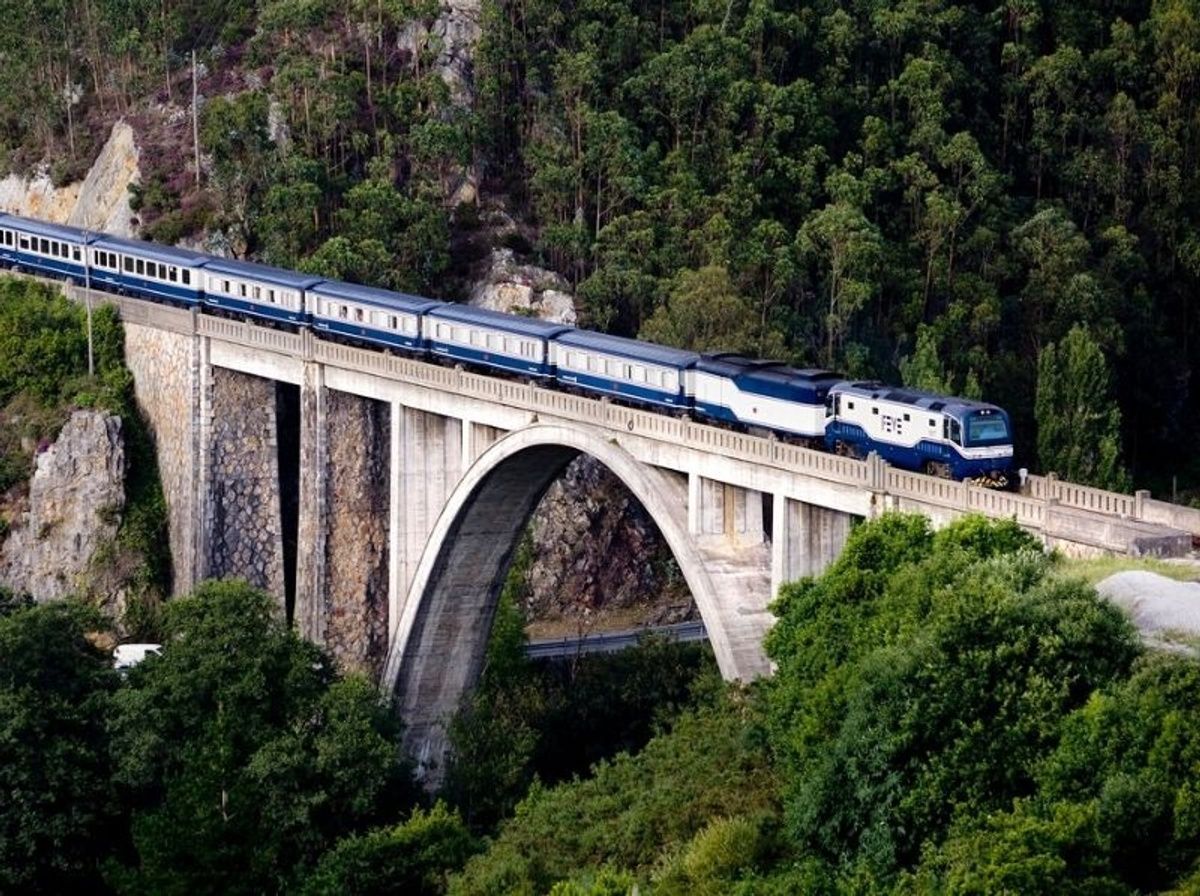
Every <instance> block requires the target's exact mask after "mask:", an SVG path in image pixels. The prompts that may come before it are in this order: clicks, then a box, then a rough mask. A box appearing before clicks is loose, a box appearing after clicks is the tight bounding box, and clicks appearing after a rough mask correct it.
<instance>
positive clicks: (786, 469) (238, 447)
mask: <svg viewBox="0 0 1200 896" xmlns="http://www.w3.org/2000/svg"><path fill="white" fill-rule="evenodd" d="M73 292H74V293H75V294H76V297H78V295H77V294H78V292H80V291H79V290H73ZM119 311H120V314H121V317H122V318H123V320H124V323H125V328H126V346H125V349H126V357H127V362H128V364H129V367H130V368H131V370H132V371H133V373H134V377H135V382H136V391H137V396H138V400H139V403H140V405H141V407H142V408H143V410H144V412H145V414H146V417H147V419H148V421H149V423H150V425H151V427H152V429H153V431H154V433H155V438H156V445H157V451H158V457H159V464H160V472H161V475H162V480H163V486H164V491H165V495H166V499H167V505H168V513H169V517H170V523H171V551H172V556H173V560H174V568H175V574H176V582H175V589H176V591H177V592H186V591H188V590H190V589H191V587H192V586H193V585H194V584H195V583H197V582H198V581H200V580H201V579H204V578H208V577H214V576H241V577H244V578H247V579H248V580H250V581H251V582H252V583H253V584H255V585H258V586H260V587H263V588H265V589H267V590H268V591H270V592H271V593H273V594H274V595H276V597H277V599H278V600H279V603H280V606H281V608H283V609H284V611H285V612H287V613H288V614H289V615H290V618H291V619H292V620H293V621H294V624H295V625H296V626H297V627H298V629H299V630H300V631H301V632H302V633H303V634H304V635H306V636H307V637H310V638H312V639H313V640H315V641H317V642H319V643H324V644H325V645H326V646H327V647H328V648H329V649H330V650H331V651H332V652H333V654H334V655H335V656H336V657H337V658H338V660H339V662H341V663H342V664H343V665H345V666H348V667H358V668H361V669H363V670H364V671H366V672H368V673H369V674H371V675H373V676H375V677H376V678H377V679H378V680H380V681H381V682H382V683H383V684H384V686H385V687H386V688H388V689H389V690H390V691H391V692H393V693H394V694H395V699H396V701H397V704H398V706H399V708H400V710H401V712H402V715H403V718H404V719H405V723H406V726H407V728H406V737H407V740H408V747H409V748H410V751H411V752H412V754H413V755H414V757H415V758H416V759H417V760H418V761H419V762H420V763H422V765H423V767H425V769H426V770H427V772H428V774H429V775H430V777H431V778H433V779H436V778H437V776H438V775H439V772H438V764H439V760H440V758H441V756H442V754H443V751H444V744H445V733H444V723H445V721H446V719H447V718H448V716H449V715H450V714H451V713H452V712H453V710H454V709H455V708H456V707H457V705H458V703H459V700H460V698H461V697H462V695H463V693H464V691H465V690H466V689H467V688H469V687H470V686H471V685H472V684H473V682H474V680H475V678H476V677H477V675H478V673H479V671H480V668H481V665H482V659H483V652H484V647H485V643H486V640H487V636H488V631H489V629H490V626H491V621H492V617H493V613H494V610H495V604H496V600H497V596H498V593H499V589H500V586H501V584H502V582H503V579H504V576H505V573H506V570H507V566H508V562H509V560H510V558H511V556H512V554H513V551H514V547H515V545H516V543H517V541H518V539H519V538H520V534H521V532H522V530H523V528H524V527H525V525H526V523H527V521H528V518H529V515H530V514H531V512H532V511H533V509H534V508H535V507H536V505H537V502H538V501H539V499H540V498H541V496H542V494H543V493H544V491H545V489H546V488H547V487H548V486H549V484H550V483H551V482H552V481H553V480H554V478H555V477H556V476H557V475H558V474H559V473H560V472H561V471H562V469H563V468H564V467H565V466H566V464H567V463H569V462H570V461H571V460H572V459H573V458H574V457H576V456H577V455H579V454H581V453H582V454H588V455H591V456H592V457H594V458H596V459H598V460H599V461H600V462H601V463H603V464H604V465H605V466H606V467H607V468H608V469H609V470H611V471H612V472H613V473H614V474H615V475H616V476H617V477H618V478H619V479H620V480H621V481H622V482H623V483H624V484H625V485H626V486H627V487H628V488H629V490H630V491H631V492H632V493H633V495H634V496H636V497H637V499H638V500H639V501H640V502H641V503H642V504H643V505H644V507H645V508H646V510H647V511H648V512H649V514H650V515H651V517H652V518H653V519H654V521H655V522H656V524H657V525H658V527H659V529H660V530H661V532H662V534H663V536H664V537H665V539H666V541H667V543H668V544H669V546H670V548H671V550H672V551H673V552H674V555H675V558H676V560H677V561H678V563H679V566H680V569H681V570H682V572H683V575H684V576H685V578H686V580H687V583H688V585H689V587H690V589H691V592H692V594H693V596H694V598H695V601H696V604H697V606H698V608H699V610H700V613H701V616H702V617H703V620H704V625H705V627H706V628H707V631H708V636H709V639H710V641H711V643H712V647H713V650H714V652H715V654H716V658H717V662H718V664H719V665H720V668H721V671H722V673H723V674H724V675H725V677H726V678H740V679H749V678H753V677H755V676H758V675H761V674H764V673H767V672H769V664H768V661H767V659H766V657H765V656H764V654H763V650H762V638H763V635H764V633H765V632H766V630H767V629H768V628H769V626H770V625H771V622H772V617H771V614H770V612H769V611H768V605H769V603H770V601H771V599H772V596H773V595H774V594H775V592H776V590H777V589H778V587H779V585H780V584H781V583H783V582H786V581H789V580H792V579H795V578H799V577H801V576H804V575H808V574H815V573H819V572H820V571H822V570H823V569H824V568H825V567H826V566H827V565H828V564H829V563H830V562H831V561H832V560H833V559H834V558H835V557H836V556H837V554H838V552H839V551H840V550H841V548H842V546H843V544H844V543H845V540H846V538H847V536H848V534H849V532H850V528H851V525H852V524H853V521H854V520H856V519H863V518H872V517H875V516H877V515H879V514H881V513H883V512H886V511H889V510H906V511H916V512H920V513H924V514H926V515H927V516H929V517H930V518H931V519H932V520H933V521H934V523H935V525H940V524H944V523H945V522H947V521H949V520H952V519H954V518H955V517H957V516H960V515H962V514H964V513H982V514H985V515H987V516H990V517H996V518H1000V517H1004V518H1015V519H1016V520H1017V521H1018V522H1019V523H1020V524H1021V525H1022V526H1024V527H1025V528H1026V529H1028V530H1029V531H1031V532H1034V533H1036V534H1037V535H1039V536H1040V537H1041V538H1042V539H1043V540H1044V542H1045V543H1046V544H1047V545H1050V546H1054V547H1059V548H1061V549H1063V550H1065V551H1068V552H1071V553H1080V552H1116V553H1146V552H1150V553H1171V552H1179V551H1183V550H1187V549H1188V548H1190V545H1191V533H1200V512H1197V511H1190V510H1186V509H1183V508H1178V507H1175V506H1173V505H1170V504H1165V503H1163V502H1158V501H1153V500H1151V498H1150V496H1149V494H1148V493H1146V492H1139V493H1137V494H1135V495H1119V494H1113V493H1109V492H1104V491H1099V490H1096V489H1090V488H1086V487H1082V486H1077V485H1072V484H1070V483H1066V482H1058V481H1055V480H1053V479H1043V478H1040V477H1031V478H1030V480H1029V482H1028V485H1027V487H1026V489H1025V490H1024V492H1023V493H1021V494H1013V493H1005V492H995V491H989V490H985V489H981V488H977V487H972V486H970V485H966V484H963V483H958V482H952V481H948V480H942V479H935V478H931V477H927V476H923V475H919V474H914V473H909V472H905V471H901V470H896V469H893V468H891V467H889V466H887V465H886V464H884V463H882V462H881V461H879V460H878V459H877V458H875V457H874V456H872V458H870V459H868V460H867V461H858V460H853V459H849V458H843V457H838V456H834V455H830V454H825V453H821V452H817V451H810V450H806V449H804V448H800V447H797V446H795V445H792V444H788V443H784V442H780V441H776V440H772V439H767V438H760V437H756V436H750V435H745V434H741V433H737V432H733V431H729V430H725V429H721V428H717V427H713V426H708V425H703V424H698V423H695V422H692V421H690V420H686V419H679V418H674V417H670V416H665V415H662V414H656V413H650V412H646V411H642V410H638V409H635V408H630V407H625V406H622V405H618V404H613V403H609V402H607V401H603V400H597V399H593V398H587V397H582V396H578V395H573V394H568V393H566V392H562V391H558V390H555V389H551V388H546V387H541V386H539V385H536V384H529V383H523V382H518V381H515V380H507V379H502V378H497V377H492V376H484V375H480V374H476V373H473V372H469V371H465V370H460V369H455V368H450V367H444V366H438V365H435V364H428V363H424V362H421V361H418V360H414V359H411V358H407V357H402V356H398V355H392V354H387V353H384V352H380V351H375V350H368V349H362V348H357V347H353V346H348V345H344V344H340V343H335V342H329V341H325V340H322V339H319V338H316V337H315V336H314V335H313V334H311V333H309V332H300V333H292V332H286V331H281V330H277V329H270V328H265V327H259V326H255V325H251V324H248V323H245V322H239V321H233V320H229V319H225V318H218V317H213V316H209V315H205V314H199V313H196V312H194V311H193V312H189V311H184V310H177V309H172V308H167V307H163V306H160V305H156V304H153V303H147V302H142V301H139V300H136V299H120V300H119Z"/></svg>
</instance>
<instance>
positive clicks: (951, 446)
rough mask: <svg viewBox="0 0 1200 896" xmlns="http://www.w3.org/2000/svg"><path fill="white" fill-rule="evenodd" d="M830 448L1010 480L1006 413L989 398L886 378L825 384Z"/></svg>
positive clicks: (938, 472) (942, 472)
mask: <svg viewBox="0 0 1200 896" xmlns="http://www.w3.org/2000/svg"><path fill="white" fill-rule="evenodd" d="M827 404H828V407H827V413H828V418H829V422H828V423H827V424H826V427H825V443H826V445H827V446H828V448H829V450H830V451H836V452H838V453H839V454H850V455H853V456H857V457H865V456H866V455H867V454H868V453H870V452H871V451H874V452H877V453H878V454H879V456H880V457H882V458H883V459H884V460H886V461H887V462H888V463H890V464H893V465H895V466H897V467H903V468H905V469H909V470H919V471H921V472H924V473H929V474H931V475H934V476H945V477H949V478H953V479H973V480H978V481H982V482H985V483H995V484H999V485H1005V484H1007V480H1008V477H1009V474H1010V473H1011V470H1012V466H1013V445H1012V431H1011V429H1010V427H1009V422H1008V414H1006V413H1005V412H1004V411H1003V410H1002V409H1001V408H998V407H996V406H995V405H994V404H985V403H984V402H981V401H971V400H970V399H967V398H951V397H948V396H945V395H935V394H933V393H930V392H922V391H920V390H917V389H906V388H896V387H893V386H886V385H884V384H883V383H838V384H837V385H835V386H834V387H833V388H832V389H830V390H829V396H828V399H827Z"/></svg>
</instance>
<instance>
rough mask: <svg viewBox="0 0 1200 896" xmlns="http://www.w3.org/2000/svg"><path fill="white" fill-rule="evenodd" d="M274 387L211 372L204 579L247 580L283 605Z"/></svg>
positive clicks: (222, 371)
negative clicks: (206, 552) (206, 545)
mask: <svg viewBox="0 0 1200 896" xmlns="http://www.w3.org/2000/svg"><path fill="white" fill-rule="evenodd" d="M275 388H276V387H275V383H274V382H273V381H272V380H267V379H262V378H261V377H256V376H250V375H249V374H245V373H236V372H234V371H232V370H227V369H225V368H223V367H213V368H212V385H211V390H212V394H211V405H210V406H211V420H210V421H208V427H209V433H210V435H209V448H208V450H209V457H208V459H207V460H208V475H207V477H206V479H207V482H208V483H209V486H208V496H207V507H206V513H205V526H206V529H207V539H206V541H207V544H208V557H207V563H206V564H205V575H206V576H207V577H210V578H242V579H246V580H247V581H248V582H250V584H252V585H254V586H256V587H258V588H262V589H264V590H266V591H267V592H268V593H270V594H272V595H274V596H275V597H276V598H277V599H278V601H279V605H280V607H282V606H283V603H284V578H283V534H282V522H281V518H280V504H279V460H278V447H277V433H276V426H277V423H276V414H275Z"/></svg>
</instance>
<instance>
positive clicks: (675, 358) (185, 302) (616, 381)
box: [0, 214, 1014, 488]
mask: <svg viewBox="0 0 1200 896" xmlns="http://www.w3.org/2000/svg"><path fill="white" fill-rule="evenodd" d="M0 266H3V267H6V268H9V269H11V270H14V271H27V272H29V273H32V274H38V275H43V276H47V277H54V278H58V279H61V280H67V281H70V282H72V283H74V284H76V285H86V286H88V287H89V288H91V289H95V290H100V291H103V292H108V293H112V294H116V295H125V296H132V297H136V298H141V299H146V300H149V301H153V302H162V303H166V304H170V305H174V306H179V307H184V308H198V309H200V311H201V312H203V313H211V314H219V315H226V316H228V315H232V316H235V317H239V318H246V319H253V320H255V321H258V322H262V323H265V324H269V325H272V326H277V327H284V328H288V329H295V330H299V329H310V330H312V331H313V333H314V334H315V335H317V336H318V337H320V338H322V339H330V340H335V341H347V342H351V343H354V344H356V345H363V346H368V347H373V348H379V349H384V350H388V351H393V352H399V353H404V354H409V355H413V356H417V357H421V358H424V359H426V360H430V361H435V362H442V363H450V364H458V365H463V366H469V367H471V368H472V369H477V370H482V371H486V372H489V373H492V374H495V375H503V376H519V377H525V378H529V379H533V380H537V381H540V382H543V383H545V384H547V385H549V386H553V387H557V388H562V389H568V390H571V391H575V392H579V393H582V394H586V395H593V396H597V397H605V398H608V399H609V400H615V401H619V402H624V403H628V404H632V405H637V406H639V407H642V408H649V409H653V410H656V411H659V412H661V413H668V414H675V415H679V416H687V417H691V418H694V419H696V420H700V421H703V422H706V423H711V424H714V425H720V426H726V427H732V428H736V429H739V430H743V431H747V432H751V433H756V434H763V435H768V436H771V437H775V438H781V439H786V440H790V441H796V442H798V443H800V444H804V445H806V446H808V447H814V448H821V449H823V450H827V451H831V452H836V453H838V454H842V455H847V456H851V457H858V458H863V457H866V456H867V455H868V454H869V453H871V452H875V453H877V454H878V455H879V456H880V457H882V458H883V459H884V460H885V461H887V462H888V463H889V464H892V465H893V466H895V467H898V468H902V469H906V470H913V471H916V472H923V473H927V474H930V475H935V476H942V477H947V478H952V479H957V480H967V481H971V482H974V483H977V484H981V485H986V486H989V487H994V488H1005V487H1008V486H1009V485H1010V484H1011V483H1012V481H1013V470H1014V462H1013V439H1012V428H1011V424H1010V421H1009V416H1008V414H1007V413H1006V412H1005V411H1004V410H1003V409H1002V408H1000V407H998V406H996V405H994V404H989V403H986V402H981V401H973V400H970V399H966V398H959V397H954V396H947V395H937V394H934V393H930V392H924V391H920V390H916V389H910V388H904V387H897V386H889V385H886V384H884V383H879V382H866V381H852V380H847V379H846V378H845V377H843V376H840V375H839V374H837V373H834V372H833V371H829V370H821V369H797V368H795V367H792V366H789V365H787V364H785V363H782V362H777V361H766V360H761V359H757V358H751V357H747V356H745V355H742V354H737V353H732V352H723V353H700V352H694V351H687V350H684V349H677V348H671V347H669V346H664V345H657V344H655V343H651V342H645V341H643V340H638V339H629V338H625V337H621V336H614V335H610V334H607V333H599V332H594V331H590V330H586V329H580V328H577V327H573V326H568V325H565V324H557V323H551V322H548V321H543V320H538V319H536V318H530V317H525V316H521V315H516V314H504V313H501V312H497V311H490V310H486V309H481V308H475V307H472V306H470V305H462V304H456V303H452V302H442V301H438V300H435V299H429V298H424V297H421V296H415V295H408V294H405V293H400V292H394V291H391V290H386V289H379V288H376V287H370V286H360V285H357V284H353V283H343V282H339V281H335V280H329V279H326V278H322V277H318V276H314V275H311V274H303V273H298V272H296V271H289V270H284V269H281V268H274V267H270V266H267V265H262V264H257V263H254V262H248V261H240V260H233V259H228V258H218V257H214V256H211V255H206V254H204V253H201V252H194V251H191V250H188V249H182V248H176V247H171V246H163V245H159V244H155V243H148V242H144V241H141V240H135V239H126V238H123V237H116V236H110V235H106V234H103V233H98V232H96V231H88V230H82V229H79V228H76V227H70V226H66V225H61V224H51V223H47V222H43V221H37V220H33V219H30V218H25V217H21V216H19V215H13V214H0Z"/></svg>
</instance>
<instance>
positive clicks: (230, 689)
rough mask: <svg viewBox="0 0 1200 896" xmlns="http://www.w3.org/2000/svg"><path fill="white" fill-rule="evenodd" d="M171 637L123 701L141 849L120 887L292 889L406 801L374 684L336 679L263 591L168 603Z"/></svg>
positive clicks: (119, 729)
mask: <svg viewBox="0 0 1200 896" xmlns="http://www.w3.org/2000/svg"><path fill="white" fill-rule="evenodd" d="M163 628H164V644H165V649H164V651H163V655H162V656H161V657H155V658H151V659H149V660H147V661H146V662H144V663H142V664H141V665H139V666H138V667H137V668H136V669H134V670H133V672H132V673H131V674H130V676H129V679H128V684H127V686H126V687H125V688H123V689H122V690H121V691H120V693H119V694H118V695H117V696H116V698H115V701H114V702H115V707H114V714H113V718H112V721H111V724H110V728H111V732H112V742H113V755H114V757H115V758H116V771H115V775H114V780H115V782H116V783H117V784H118V785H119V786H120V787H121V788H122V791H123V793H125V794H126V797H125V798H126V799H127V800H129V801H130V802H131V803H132V804H133V805H134V806H136V809H135V811H134V814H133V823H132V831H133V844H134V847H135V849H136V855H137V864H136V865H134V866H129V867H115V866H114V867H113V868H112V869H111V872H110V877H111V880H112V881H113V883H114V885H115V886H116V887H117V889H119V890H121V891H134V890H139V891H145V890H146V889H149V890H153V891H154V892H160V893H172V892H179V893H183V892H187V893H195V892H238V893H242V892H244V893H252V892H254V893H257V892H264V891H271V892H275V891H280V890H287V889H290V888H292V887H294V886H295V885H296V884H297V883H298V881H299V880H300V879H301V878H302V877H303V875H304V873H305V872H306V871H307V869H309V868H311V867H312V866H313V865H314V864H315V862H316V860H317V859H318V857H319V856H320V855H321V854H322V853H323V852H324V851H325V849H327V848H328V847H329V846H330V845H332V844H333V843H334V841H335V840H337V839H338V838H339V837H343V836H345V835H347V834H350V833H353V832H355V831H359V830H363V829H365V828H367V827H369V826H370V825H372V824H375V823H378V822H380V821H382V820H383V818H384V817H385V812H386V811H387V810H388V809H389V808H391V807H395V806H396V805H397V804H398V802H399V801H403V800H406V799H409V798H410V790H409V787H410V785H409V783H408V773H407V770H406V768H405V766H404V765H403V764H402V763H401V762H400V757H399V749H398V735H399V732H398V730H397V726H396V722H395V719H394V716H393V715H392V713H391V711H390V709H389V708H388V707H387V706H386V705H385V704H384V703H383V702H382V701H381V699H380V697H379V695H378V693H377V692H376V690H375V689H374V687H372V686H371V685H369V684H368V683H367V682H365V681H362V680H360V679H356V678H350V679H346V680H342V681H337V680H336V679H335V677H334V675H333V672H332V669H331V666H330V662H329V660H328V658H327V657H326V656H325V655H324V654H323V653H321V651H320V650H318V649H317V648H316V647H314V646H312V645H311V644H308V643H306V642H304V641H301V640H300V639H299V638H298V637H297V636H296V635H295V633H293V632H292V631H291V630H289V629H288V628H287V627H286V626H285V625H284V624H283V623H282V622H281V621H279V620H278V619H277V618H275V615H274V608H273V607H272V605H271V601H270V599H269V598H267V597H266V596H265V595H263V594H261V593H260V592H257V591H254V590H253V589H250V588H248V587H247V586H245V585H244V584H240V583H209V584H205V585H202V586H201V587H200V588H198V589H197V591H196V593H195V594H194V595H193V596H192V597H191V598H188V599H183V600H177V601H172V602H171V603H169V604H168V605H167V607H166V609H165V612H164V619H163ZM185 830H186V831H187V836H181V835H180V832H181V831H185Z"/></svg>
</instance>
